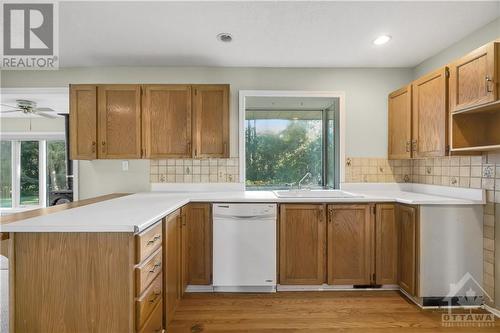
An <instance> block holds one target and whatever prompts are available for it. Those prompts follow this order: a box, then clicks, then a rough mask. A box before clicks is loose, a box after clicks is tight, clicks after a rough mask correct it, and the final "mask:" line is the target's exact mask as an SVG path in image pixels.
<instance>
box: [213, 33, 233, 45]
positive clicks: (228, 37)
mask: <svg viewBox="0 0 500 333" xmlns="http://www.w3.org/2000/svg"><path fill="white" fill-rule="evenodd" d="M217 39H218V40H220V41H221V42H224V43H229V42H231V41H232V40H233V36H231V34H230V33H227V32H221V33H220V34H218V35H217Z"/></svg>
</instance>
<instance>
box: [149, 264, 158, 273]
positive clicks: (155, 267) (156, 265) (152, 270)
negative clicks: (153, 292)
mask: <svg viewBox="0 0 500 333" xmlns="http://www.w3.org/2000/svg"><path fill="white" fill-rule="evenodd" d="M158 267H161V262H157V263H156V264H155V265H154V266H153V268H151V269H150V270H149V273H154V272H155V271H156V269H157V268H158Z"/></svg>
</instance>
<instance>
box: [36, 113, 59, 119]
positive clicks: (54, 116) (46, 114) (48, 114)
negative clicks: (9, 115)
mask: <svg viewBox="0 0 500 333" xmlns="http://www.w3.org/2000/svg"><path fill="white" fill-rule="evenodd" d="M35 114H36V115H38V116H42V117H45V118H50V119H55V118H58V116H56V115H53V114H50V113H45V112H37V113H35Z"/></svg>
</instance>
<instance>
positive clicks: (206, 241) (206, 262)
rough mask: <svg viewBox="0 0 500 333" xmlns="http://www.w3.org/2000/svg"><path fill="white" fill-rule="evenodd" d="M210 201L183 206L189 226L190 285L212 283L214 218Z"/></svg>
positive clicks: (188, 282) (188, 270) (187, 259)
mask: <svg viewBox="0 0 500 333" xmlns="http://www.w3.org/2000/svg"><path fill="white" fill-rule="evenodd" d="M210 207H211V206H210V204H209V203H191V204H189V205H187V206H186V207H184V208H182V213H183V215H184V218H185V223H186V226H187V235H185V236H184V237H186V238H187V253H186V256H187V258H186V261H187V263H186V265H187V267H186V270H187V272H186V280H187V284H189V285H210V284H211V283H212V218H211V216H210V211H211V209H210Z"/></svg>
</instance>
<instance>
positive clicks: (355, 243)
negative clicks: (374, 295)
mask: <svg viewBox="0 0 500 333" xmlns="http://www.w3.org/2000/svg"><path fill="white" fill-rule="evenodd" d="M371 207H372V206H371V205H366V204H363V205H357V204H349V205H329V206H328V284H332V285H369V284H371V282H372V244H373V241H372V224H373V223H372V214H371V209H370V208H371Z"/></svg>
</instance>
